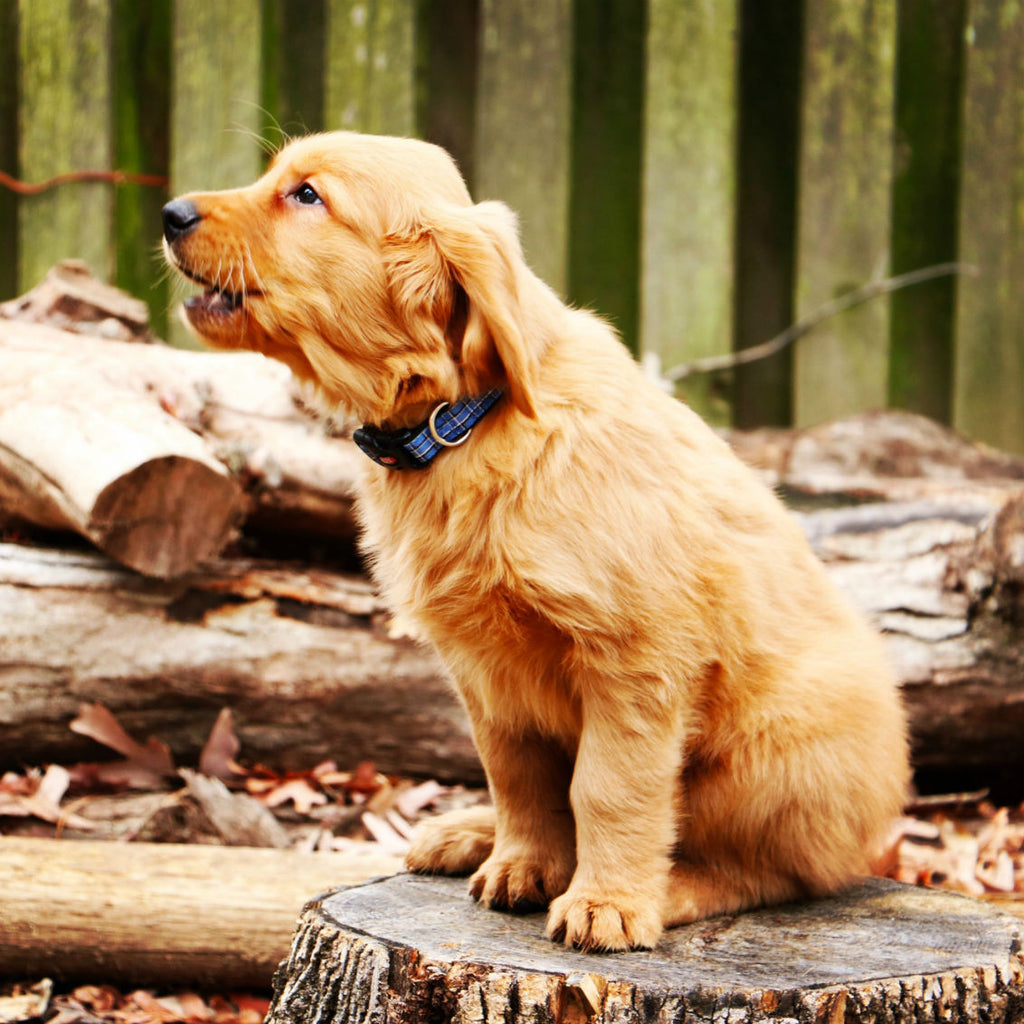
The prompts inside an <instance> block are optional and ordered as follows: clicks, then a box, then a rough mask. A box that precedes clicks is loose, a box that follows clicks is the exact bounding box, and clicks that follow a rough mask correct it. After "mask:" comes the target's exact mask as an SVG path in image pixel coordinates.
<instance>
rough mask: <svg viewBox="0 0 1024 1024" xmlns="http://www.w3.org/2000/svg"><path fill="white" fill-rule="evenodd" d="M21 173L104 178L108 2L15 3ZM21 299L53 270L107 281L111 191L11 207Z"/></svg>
mask: <svg viewBox="0 0 1024 1024" xmlns="http://www.w3.org/2000/svg"><path fill="white" fill-rule="evenodd" d="M19 15H20V55H21V119H20V132H21V138H20V152H19V163H20V168H21V174H22V176H23V177H24V178H26V179H27V180H29V181H40V180H44V179H47V178H51V177H53V176H54V175H57V174H64V173H67V172H70V171H80V170H110V169H111V159H112V142H111V94H110V2H109V0H21V2H20V4H19ZM19 230H20V270H19V290H20V291H25V290H26V289H28V288H30V287H32V286H33V285H35V284H37V283H38V281H39V280H40V279H41V278H42V277H43V275H44V274H45V273H46V271H47V270H48V269H49V268H50V267H51V266H52V265H53V264H54V263H55V262H57V261H58V260H62V259H67V258H69V257H77V258H78V259H83V260H85V261H86V263H88V264H89V266H90V267H91V268H92V270H93V272H94V273H95V274H97V275H98V276H100V277H101V278H104V279H105V280H109V279H110V277H111V275H112V272H113V245H112V240H113V186H112V185H109V184H106V183H100V182H89V183H75V184H69V185H64V186H61V187H59V188H56V189H52V190H50V191H48V192H44V193H41V194H39V195H36V196H26V197H23V198H22V200H21V201H20V203H19Z"/></svg>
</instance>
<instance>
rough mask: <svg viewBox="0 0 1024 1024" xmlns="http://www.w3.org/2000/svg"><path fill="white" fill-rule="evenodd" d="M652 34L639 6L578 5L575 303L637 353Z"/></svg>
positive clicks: (572, 210)
mask: <svg viewBox="0 0 1024 1024" xmlns="http://www.w3.org/2000/svg"><path fill="white" fill-rule="evenodd" d="M645 32H646V17H645V8H644V5H643V4H640V3H637V2H636V0H591V2H589V3H580V4H577V5H576V9H575V27H574V46H573V51H574V60H573V66H574V67H573V70H574V75H573V132H572V191H571V196H570V203H569V297H570V299H571V300H572V301H573V302H574V303H576V304H577V305H581V306H586V307H590V308H592V309H596V310H597V311H598V312H599V313H600V314H601V315H602V316H604V317H607V318H608V319H609V320H610V321H611V322H612V323H613V324H614V325H615V327H616V328H617V329H618V331H619V333H620V334H621V335H622V337H623V339H624V340H625V341H626V342H627V344H629V345H630V347H631V348H633V349H634V351H635V350H636V349H637V346H638V343H639V338H638V328H639V314H640V309H639V307H640V273H639V271H640V268H639V260H640V164H641V157H642V148H643V118H642V117H641V116H640V112H641V111H642V110H643V100H644V97H643V86H644V42H645V38H646V35H645Z"/></svg>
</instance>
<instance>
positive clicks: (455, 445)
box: [427, 402, 473, 448]
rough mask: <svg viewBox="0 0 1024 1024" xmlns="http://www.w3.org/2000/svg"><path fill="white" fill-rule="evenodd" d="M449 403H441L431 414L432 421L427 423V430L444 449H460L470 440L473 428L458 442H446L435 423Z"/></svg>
mask: <svg viewBox="0 0 1024 1024" xmlns="http://www.w3.org/2000/svg"><path fill="white" fill-rule="evenodd" d="M448 405H449V403H448V402H441V404H440V405H438V406H437V407H436V408H435V409H434V411H433V412H432V413H431V414H430V419H429V420H428V421H427V429H428V430H429V431H430V436H431V437H432V438H433V439H434V440H435V441H436V442H437V443H438V444H439V445H441V446H442V447H443V448H458V447H459V445H460V444H464V443H465V442H466V440H467V439H468V438H469V435H470V434H472V433H473V428H472V427H470V428H469V430H467V431H466V432H465V433H464V434H463V435H462V437H460V438H459V439H458V441H446V440H445V439H444V438H443V437H442V436H441V435H440V434H439V433H438V432H437V425H436V423H435V421H436V420H437V414H438V413H439V412H440V411H441V410H442V409H446V408H447V407H448Z"/></svg>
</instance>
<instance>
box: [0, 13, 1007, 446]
mask: <svg viewBox="0 0 1024 1024" xmlns="http://www.w3.org/2000/svg"><path fill="white" fill-rule="evenodd" d="M276 126H279V128H280V129H283V130H284V131H285V132H288V133H292V134H295V133H298V132H301V131H303V130H307V129H308V130H316V129H321V128H355V129H361V130H367V131H374V132H387V133H394V134H417V135H422V136H424V137H427V138H431V139H433V140H435V141H438V142H440V143H442V144H443V145H445V146H447V147H448V148H449V149H450V150H451V151H452V152H453V153H454V154H455V156H456V157H457V158H458V160H459V162H460V165H461V166H462V168H463V170H464V172H465V173H466V176H467V178H468V180H469V182H470V185H471V187H472V189H473V191H474V194H475V195H476V196H477V197H478V198H481V199H482V198H501V199H504V200H505V201H507V202H508V203H509V204H510V205H511V206H513V207H514V208H516V209H517V210H518V211H519V213H520V215H521V220H522V230H523V237H524V243H525V247H526V250H527V254H528V257H529V258H530V260H531V262H532V263H533V265H534V267H535V268H536V270H537V271H538V272H539V273H540V274H541V275H542V276H543V277H545V278H546V279H547V280H548V281H549V282H550V283H551V284H553V285H554V286H555V287H556V288H558V289H560V290H561V291H562V292H564V293H565V294H566V295H567V296H568V297H570V298H571V299H572V300H573V301H575V302H579V303H582V304H586V305H592V306H594V307H595V308H598V309H599V310H601V311H602V312H604V313H605V314H607V315H608V316H609V317H611V318H612V319H613V320H614V321H615V323H616V324H617V325H618V327H619V329H620V331H621V332H622V334H623V336H624V337H625V338H626V340H627V341H628V342H629V343H630V344H631V345H632V346H633V347H634V348H635V349H636V350H637V351H638V352H645V353H655V354H656V355H657V356H658V358H659V359H660V360H661V364H662V366H663V367H668V366H671V365H673V364H676V363H679V362H686V361H691V360H693V359H695V358H697V357H702V356H706V355H710V354H715V353H724V352H728V351H730V350H732V349H740V348H745V347H747V346H750V345H753V344H756V343H758V342H761V341H764V340H765V339H767V338H768V337H769V336H771V335H773V334H775V333H776V332H778V331H779V330H781V329H782V328H784V327H786V326H787V325H788V324H790V323H791V322H793V321H796V320H799V319H800V318H802V317H804V316H806V315H808V314H809V313H811V312H812V311H814V310H815V309H817V308H818V307H820V306H821V305H822V304H823V303H825V302H827V301H829V300H831V299H834V298H835V297H837V296H839V295H842V294H844V293H846V292H848V291H849V290H851V289H853V288H856V287H858V286H860V285H863V284H864V283H865V282H868V281H871V280H873V279H878V278H881V277H885V276H888V275H892V274H897V273H901V272H904V271H908V270H912V269H914V268H917V267H920V266H928V265H933V264H939V263H944V262H947V261H955V260H959V261H962V262H963V263H966V264H970V265H972V266H973V267H975V268H976V269H977V273H976V274H974V275H971V276H967V275H958V276H953V277H946V278H941V279H935V280H932V281H930V282H929V283H927V284H922V285H918V286H916V287H914V288H909V289H906V290H904V291H900V292H898V293H895V294H894V295H893V296H892V297H891V298H879V299H875V300H873V301H871V302H868V303H865V304H863V305H861V306H858V307H857V308H856V309H853V310H850V311H849V312H846V313H843V314H842V315H839V316H836V317H834V318H831V319H829V320H828V321H826V322H825V323H823V324H822V325H821V326H820V327H818V328H817V329H816V330H815V331H813V332H812V333H811V334H809V335H807V336H805V337H804V338H802V339H801V340H800V341H799V342H798V343H797V344H796V345H795V346H793V347H792V348H791V349H787V350H786V351H784V352H782V353H780V354H779V355H777V356H775V357H773V358H772V359H769V360H765V361H762V362H759V363H755V364H751V365H749V366H745V367H742V368H737V369H735V370H731V371H726V372H721V373H718V374H712V375H702V376H699V377H691V378H688V379H687V380H686V381H685V382H683V384H682V385H681V390H682V391H683V393H684V394H685V396H686V397H687V398H688V400H690V401H691V402H693V403H694V404H695V405H697V406H698V407H699V408H700V409H701V411H703V412H704V413H705V414H706V415H708V416H709V417H710V418H712V419H714V420H716V421H719V422H722V421H724V420H726V419H728V418H730V417H731V418H732V419H733V420H734V421H735V422H737V423H740V424H744V425H752V424H757V423H787V422H790V421H795V422H798V423H802V424H803V423H812V422H816V421H819V420H824V419H828V418H832V417H836V416H840V415H843V414H846V413H849V412H853V411H858V410H862V409H867V408H872V407H880V406H885V405H896V406H900V407H903V408H909V409H913V410H917V411H920V412H924V413H927V414H929V415H931V416H933V417H935V418H936V419H939V420H942V421H945V422H950V423H952V424H954V425H955V426H956V427H958V428H960V429H961V430H963V431H964V432H966V433H968V434H970V435H972V436H974V437H977V438H979V439H983V440H986V441H988V442H990V443H993V444H996V445H999V446H1001V447H1004V448H1008V449H1011V450H1016V451H1024V5H1022V4H1021V3H1019V2H1016V0H772V2H770V3H766V2H764V0H262V2H261V0H230V2H228V0H223V2H221V0H148V2H146V0H0V170H3V171H7V172H8V173H10V174H14V175H16V176H17V177H18V178H20V179H21V180H23V181H28V182H39V181H42V180H44V179H48V178H50V177H52V176H54V175H58V174H63V173H66V172H72V171H76V170H84V169H87V170H93V169H97V168H100V169H102V168H117V169H120V170H124V171H131V172H143V173H150V174H156V175H160V176H164V177H166V178H167V179H168V180H169V183H170V184H169V187H168V189H160V188H151V187H150V188H146V187H142V186H137V185H120V186H117V187H115V186H113V185H111V184H109V183H97V182H79V183H74V184H66V185H63V186H60V187H58V188H53V189H50V190H47V191H45V192H43V193H41V194H38V195H21V196H17V195H15V194H14V193H13V192H12V191H10V190H8V189H4V188H0V298H5V297H8V296H10V295H12V294H15V293H16V292H17V291H19V290H24V289H25V288H27V287H29V286H31V285H32V284H34V283H35V282H36V281H37V280H38V279H39V277H40V276H41V275H42V274H43V273H44V272H45V270H46V268H47V267H48V266H49V265H50V264H52V263H53V262H54V261H56V260H57V259H60V258H63V257H68V256H79V257H82V258H84V259H86V260H87V261H88V262H89V263H90V264H91V265H92V266H93V268H94V270H95V271H97V272H98V273H100V274H102V275H103V276H105V277H107V278H108V279H111V280H114V281H116V282H117V283H118V284H120V285H122V286H123V287H126V288H128V289H129V290H131V291H133V292H135V293H136V294H138V295H140V296H143V297H145V298H148V299H149V301H150V305H151V307H152V309H153V313H154V319H155V321H156V323H157V326H158V327H159V328H160V329H163V330H167V329H168V327H167V310H168V306H169V304H170V302H171V300H170V298H169V297H168V294H167V290H168V289H167V284H166V281H163V280H162V279H161V270H160V266H159V261H158V260H157V259H156V258H155V256H154V252H155V247H156V244H157V242H158V239H159V232H160V228H159V208H160V205H161V204H162V202H163V201H164V200H165V197H166V195H167V194H168V193H171V194H173V193H176V192H179V191H182V190H186V189H190V188H211V187H222V186H229V185H234V184H241V183H244V182H247V181H249V180H250V179H252V178H254V177H255V176H256V175H257V174H258V172H259V171H260V169H261V166H262V165H263V162H264V149H263V148H262V146H261V143H262V142H263V141H264V140H266V139H269V140H270V141H271V142H276V141H277V140H278V139H279V134H278V127H276Z"/></svg>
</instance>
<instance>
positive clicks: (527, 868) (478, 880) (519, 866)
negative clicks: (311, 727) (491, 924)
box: [469, 851, 573, 910]
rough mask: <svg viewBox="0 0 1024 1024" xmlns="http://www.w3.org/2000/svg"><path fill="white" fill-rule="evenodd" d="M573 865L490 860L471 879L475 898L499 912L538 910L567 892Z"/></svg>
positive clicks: (549, 860) (547, 860)
mask: <svg viewBox="0 0 1024 1024" xmlns="http://www.w3.org/2000/svg"><path fill="white" fill-rule="evenodd" d="M572 872H573V865H572V864H562V863H560V862H559V861H558V860H557V859H556V858H544V859H542V858H537V857H530V856H515V855H502V853H499V852H498V851H495V853H494V854H493V855H492V856H491V857H489V858H488V859H487V860H486V861H485V862H484V864H483V866H482V867H481V868H480V870H479V871H478V872H477V873H476V874H475V875H474V876H473V877H472V879H471V880H470V883H469V891H470V893H472V895H473V897H474V899H478V900H479V901H480V902H481V903H483V904H484V905H485V906H488V907H493V908H494V909H497V910H536V909H539V908H541V907H546V906H547V905H548V903H550V902H551V900H553V899H554V898H555V897H556V896H558V895H559V894H560V893H563V892H565V889H566V886H568V884H569V879H570V878H572Z"/></svg>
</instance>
